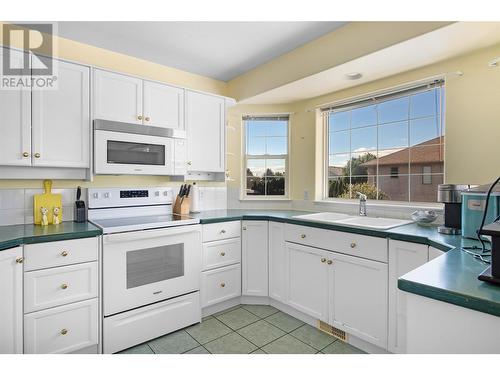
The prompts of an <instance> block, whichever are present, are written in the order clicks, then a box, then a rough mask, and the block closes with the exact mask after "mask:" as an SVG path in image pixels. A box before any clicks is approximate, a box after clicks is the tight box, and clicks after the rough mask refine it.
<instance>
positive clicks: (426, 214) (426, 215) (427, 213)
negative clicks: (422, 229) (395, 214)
mask: <svg viewBox="0 0 500 375" xmlns="http://www.w3.org/2000/svg"><path fill="white" fill-rule="evenodd" d="M437 217H438V214H437V213H436V211H432V210H417V211H415V212H414V213H412V214H411V219H412V220H413V221H414V222H416V223H417V224H418V225H422V226H428V225H431V224H432V223H433V222H434V221H436V219H437Z"/></svg>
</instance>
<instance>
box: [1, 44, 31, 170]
mask: <svg viewBox="0 0 500 375" xmlns="http://www.w3.org/2000/svg"><path fill="white" fill-rule="evenodd" d="M4 53H5V49H4V48H0V59H2V60H3V57H4ZM23 57H24V54H23V53H21V52H18V51H15V50H11V51H10V59H11V62H12V63H15V64H16V65H18V66H23V65H22V64H23ZM0 113H1V114H2V116H1V117H0V134H1V135H2V136H1V137H0V165H31V158H30V156H31V90H30V89H29V88H19V89H12V90H0Z"/></svg>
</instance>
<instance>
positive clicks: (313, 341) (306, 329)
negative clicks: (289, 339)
mask: <svg viewBox="0 0 500 375" xmlns="http://www.w3.org/2000/svg"><path fill="white" fill-rule="evenodd" d="M290 334H291V335H292V336H293V337H295V338H297V339H299V340H300V341H302V342H304V343H306V344H307V345H309V346H312V347H313V348H315V349H317V350H321V349H323V348H325V347H326V346H328V345H330V344H331V343H332V342H334V341H335V340H336V338H335V337H333V336H330V335H328V334H326V333H325V332H321V331H320V330H319V329H317V328H315V327H312V326H310V325H309V324H304V325H303V326H302V327H300V328H297V329H296V330H295V331H292V332H291V333H290Z"/></svg>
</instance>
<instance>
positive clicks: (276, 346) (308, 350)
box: [261, 335, 317, 354]
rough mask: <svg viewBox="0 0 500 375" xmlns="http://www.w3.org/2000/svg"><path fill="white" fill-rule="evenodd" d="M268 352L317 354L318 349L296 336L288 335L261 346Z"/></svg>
mask: <svg viewBox="0 0 500 375" xmlns="http://www.w3.org/2000/svg"><path fill="white" fill-rule="evenodd" d="M261 349H262V350H263V351H265V352H266V353H268V354H316V352H317V350H316V349H314V348H313V347H311V346H309V345H307V344H304V343H303V342H302V341H300V340H297V339H296V338H295V337H293V336H290V335H286V336H283V337H281V338H279V339H277V340H276V341H273V342H272V343H270V344H267V345H266V346H264V347H262V348H261Z"/></svg>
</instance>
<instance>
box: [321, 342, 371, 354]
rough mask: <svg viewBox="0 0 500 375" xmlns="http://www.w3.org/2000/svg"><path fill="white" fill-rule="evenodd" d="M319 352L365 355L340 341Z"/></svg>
mask: <svg viewBox="0 0 500 375" xmlns="http://www.w3.org/2000/svg"><path fill="white" fill-rule="evenodd" d="M321 351H322V352H323V353H325V354H366V353H365V352H364V351H362V350H359V349H358V348H356V347H354V346H352V345H349V344H347V343H345V342H343V341H341V340H337V341H335V342H334V343H333V344H330V345H328V346H327V347H326V348H324V349H323V350H321Z"/></svg>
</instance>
